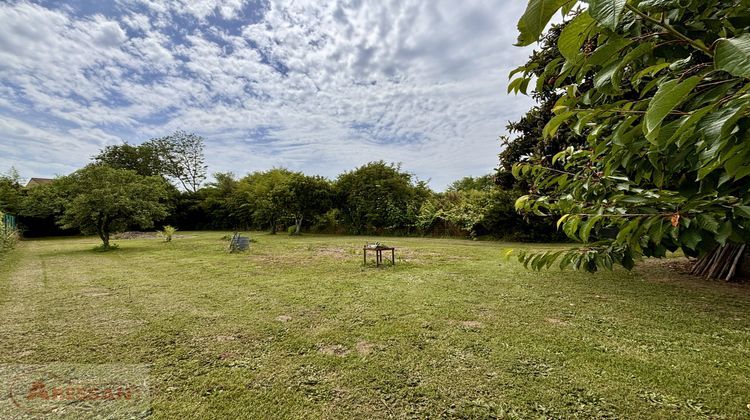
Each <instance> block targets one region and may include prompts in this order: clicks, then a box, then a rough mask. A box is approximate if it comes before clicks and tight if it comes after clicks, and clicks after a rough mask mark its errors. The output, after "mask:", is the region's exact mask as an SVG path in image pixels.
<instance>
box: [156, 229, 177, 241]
mask: <svg viewBox="0 0 750 420" xmlns="http://www.w3.org/2000/svg"><path fill="white" fill-rule="evenodd" d="M157 232H159V235H161V237H162V238H164V241H165V242H172V236H174V234H175V232H177V228H176V227H174V226H170V225H166V226H164V227H163V228H162V230H159V231H157Z"/></svg>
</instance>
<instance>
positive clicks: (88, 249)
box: [39, 245, 154, 257]
mask: <svg viewBox="0 0 750 420" xmlns="http://www.w3.org/2000/svg"><path fill="white" fill-rule="evenodd" d="M153 250H154V248H152V247H147V246H138V245H136V246H132V245H131V246H128V245H125V246H117V247H115V246H111V247H110V248H109V249H107V250H103V249H102V248H101V245H94V246H91V245H85V246H82V247H81V248H77V249H59V250H53V251H45V252H40V253H39V256H42V257H60V256H65V255H70V256H73V255H86V254H90V255H101V256H106V255H117V256H121V255H128V254H140V253H143V252H149V251H153Z"/></svg>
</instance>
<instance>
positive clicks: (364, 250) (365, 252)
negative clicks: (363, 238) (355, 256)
mask: <svg viewBox="0 0 750 420" xmlns="http://www.w3.org/2000/svg"><path fill="white" fill-rule="evenodd" d="M362 255H364V257H365V261H364V263H365V265H367V250H366V249H363V250H362Z"/></svg>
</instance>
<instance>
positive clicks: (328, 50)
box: [0, 0, 531, 189]
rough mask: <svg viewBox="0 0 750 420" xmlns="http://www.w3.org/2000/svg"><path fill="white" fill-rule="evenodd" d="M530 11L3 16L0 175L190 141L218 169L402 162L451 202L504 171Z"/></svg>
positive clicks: (317, 7)
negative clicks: (522, 29) (155, 142)
mask: <svg viewBox="0 0 750 420" xmlns="http://www.w3.org/2000/svg"><path fill="white" fill-rule="evenodd" d="M524 3H525V2H521V1H512V2H511V1H502V0H497V1H481V0H466V1H460V2H456V1H452V0H451V1H449V0H424V1H410V0H401V1H375V0H374V1H365V0H349V1H343V0H340V1H330V2H325V1H304V0H288V1H287V0H279V1H270V0H268V1H267V0H224V1H221V0H172V1H162V0H156V1H146V0H114V1H110V2H107V1H96V0H85V1H84V0H81V1H65V2H60V1H51V0H45V1H41V0H40V1H36V2H28V1H10V2H3V4H0V171H6V170H7V169H9V168H10V167H11V166H14V167H15V168H16V169H18V170H19V171H20V172H21V175H22V176H24V177H27V178H28V177H32V176H36V177H51V176H54V175H60V174H67V173H69V172H71V171H73V170H75V169H77V168H79V167H81V166H83V165H85V164H86V163H87V162H89V161H90V157H91V155H93V154H95V153H96V152H97V151H98V150H99V149H101V148H102V147H104V146H106V145H110V144H118V143H122V142H123V141H127V142H129V143H134V144H138V143H141V142H143V141H146V140H148V139H149V138H152V137H156V136H162V135H166V134H169V133H171V132H173V131H175V130H177V129H182V130H185V131H189V132H195V133H198V134H200V135H202V136H204V137H205V139H206V156H207V163H208V165H209V171H210V172H219V171H221V172H224V171H233V172H234V173H236V174H237V175H244V174H245V173H249V172H252V171H257V170H265V169H269V168H272V167H287V168H290V169H293V170H300V171H304V172H306V173H310V174H319V175H324V176H328V177H335V176H336V175H337V174H339V173H340V172H342V171H344V170H350V169H353V168H354V167H356V166H359V165H362V164H364V163H367V162H368V161H372V160H380V159H382V160H385V161H389V162H400V163H402V165H403V168H404V169H406V170H408V171H410V172H413V173H415V174H416V175H417V176H418V177H419V178H420V179H425V180H430V185H431V186H432V187H433V188H436V189H443V188H444V187H445V186H446V185H447V184H449V183H450V182H451V181H453V180H455V179H458V178H460V177H462V176H467V175H482V174H485V173H489V172H490V171H491V170H492V169H493V168H494V167H495V166H496V165H497V153H498V152H499V142H498V136H500V135H502V134H504V132H505V124H506V122H507V121H508V120H512V119H516V118H517V117H518V116H520V115H521V114H523V112H524V111H525V110H527V109H528V108H529V106H530V105H531V101H530V100H529V99H528V98H526V97H516V96H511V95H506V94H505V90H506V86H507V74H508V72H509V71H510V70H511V69H512V68H514V67H516V66H518V65H520V64H522V63H523V62H524V61H525V58H526V57H527V56H528V54H529V52H530V51H529V50H528V49H522V48H517V47H513V45H512V44H513V43H514V41H515V38H516V30H515V23H516V21H517V19H518V17H519V16H520V15H521V13H522V11H523V7H524Z"/></svg>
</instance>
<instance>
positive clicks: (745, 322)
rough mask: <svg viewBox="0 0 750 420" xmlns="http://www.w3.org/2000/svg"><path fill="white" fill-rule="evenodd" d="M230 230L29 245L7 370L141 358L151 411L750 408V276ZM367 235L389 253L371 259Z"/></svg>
mask: <svg viewBox="0 0 750 420" xmlns="http://www.w3.org/2000/svg"><path fill="white" fill-rule="evenodd" d="M225 234H226V232H190V233H189V234H187V237H185V238H179V239H175V240H174V241H173V242H172V243H163V242H160V241H155V240H148V239H134V240H120V241H116V242H118V243H119V246H120V248H119V249H118V250H115V251H112V252H107V253H100V252H95V251H93V250H92V249H93V248H94V246H95V245H96V240H95V239H94V238H65V239H44V240H31V241H24V242H21V243H20V244H19V247H18V248H17V249H16V250H15V251H13V252H11V254H10V255H8V256H6V257H3V260H2V262H1V263H0V264H2V265H1V266H0V317H2V323H0V365H3V364H4V365H16V364H20V365H37V364H46V363H54V362H58V363H59V362H62V363H71V364H140V365H144V366H146V367H147V368H148V382H149V385H150V397H151V407H152V409H151V411H150V412H148V413H147V414H150V415H152V416H153V418H194V417H204V418H241V417H244V418H248V417H269V416H270V415H271V414H273V417H274V418H300V417H305V418H372V417H379V418H383V417H386V418H387V417H393V418H403V417H409V416H413V417H419V418H423V417H431V418H434V417H469V418H487V417H493V416H500V417H503V416H504V417H513V416H518V417H524V418H528V417H553V418H560V417H576V416H577V417H581V418H590V417H624V418H636V417H662V418H663V417H677V418H694V417H701V416H702V417H711V418H717V417H722V416H723V417H727V418H741V417H745V418H747V417H749V416H750V407H748V404H750V287H747V286H737V285H729V284H723V283H713V282H707V281H704V280H701V279H696V278H692V277H689V276H684V275H680V274H676V273H674V272H672V271H670V270H669V269H667V267H666V264H665V263H663V262H647V263H645V264H643V265H641V266H640V267H639V268H637V269H636V270H635V271H634V272H632V273H628V272H625V271H616V272H608V273H600V274H596V275H589V274H584V273H577V272H572V271H566V272H560V271H557V270H551V271H547V272H542V273H536V272H530V271H526V270H524V269H523V268H522V267H521V266H520V265H518V264H517V263H516V262H515V261H514V260H511V261H506V260H505V259H504V257H503V255H502V254H503V253H502V249H503V248H504V247H513V246H526V247H528V246H529V245H510V244H501V243H494V242H472V241H462V240H442V239H418V238H364V237H348V236H316V235H302V236H300V237H290V236H287V235H276V236H271V235H267V234H263V233H256V234H252V235H251V236H252V237H253V239H256V240H257V242H255V243H252V244H251V249H250V251H248V252H246V253H239V254H228V253H226V245H227V243H226V242H225V241H223V240H222V239H221V238H222V236H224V235H225ZM375 240H378V241H380V242H384V243H385V244H387V245H389V246H391V245H392V246H395V247H396V248H397V251H396V257H397V264H396V266H395V267H390V266H386V267H381V268H375V267H374V266H373V267H369V266H368V267H362V255H361V252H362V246H363V245H364V244H365V243H366V242H374V241H375ZM373 264H374V263H373ZM0 386H7V385H6V384H0ZM0 391H1V392H2V393H5V390H2V389H0ZM0 404H9V402H8V401H7V400H2V401H0ZM9 407H10V406H5V407H0V410H2V409H7V410H10V409H12V407H11V408H9ZM0 412H2V411H0Z"/></svg>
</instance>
